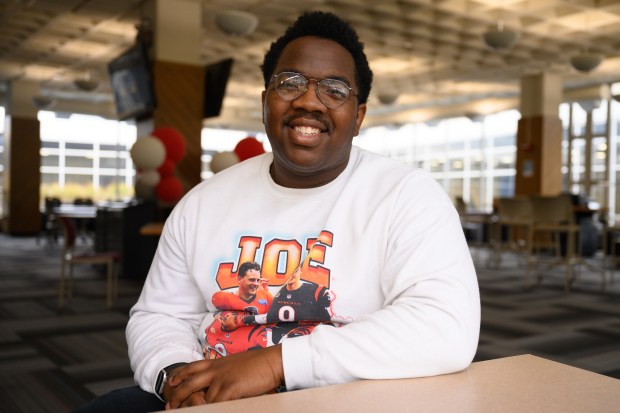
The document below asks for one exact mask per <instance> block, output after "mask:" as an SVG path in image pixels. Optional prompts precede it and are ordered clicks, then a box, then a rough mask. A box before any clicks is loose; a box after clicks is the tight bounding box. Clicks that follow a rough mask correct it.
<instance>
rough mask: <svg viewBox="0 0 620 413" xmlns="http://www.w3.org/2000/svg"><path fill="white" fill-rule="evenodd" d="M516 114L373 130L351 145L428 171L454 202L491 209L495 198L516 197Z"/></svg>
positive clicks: (482, 209) (477, 208) (365, 131)
mask: <svg viewBox="0 0 620 413" xmlns="http://www.w3.org/2000/svg"><path fill="white" fill-rule="evenodd" d="M519 118H520V114H519V112H518V111H516V110H510V111H506V112H501V113H498V114H495V115H489V116H486V117H484V118H479V119H478V118H476V119H469V118H466V117H459V118H452V119H444V120H442V121H439V122H436V123H435V122H434V123H429V124H424V123H418V124H414V125H406V126H403V127H400V128H386V127H376V128H369V129H366V130H364V131H363V132H362V133H361V134H360V136H358V137H357V138H355V139H354V141H353V143H354V144H355V145H357V146H359V147H361V148H364V149H367V150H370V151H373V152H377V153H381V154H384V155H386V156H390V157H392V158H395V159H398V160H400V161H402V162H404V163H406V164H409V165H414V166H417V167H420V168H423V169H426V170H428V171H429V172H430V173H431V175H432V176H433V177H434V178H435V179H436V180H437V181H438V182H440V183H441V184H442V186H443V187H444V188H445V190H446V191H447V192H448V194H449V195H450V197H451V198H452V199H453V200H456V198H457V197H462V198H463V200H464V201H465V202H466V203H467V204H468V206H469V207H470V208H472V209H476V210H481V211H490V210H491V209H492V206H493V198H494V197H499V196H512V195H513V194H514V181H515V179H514V176H515V155H516V133H517V122H518V120H519Z"/></svg>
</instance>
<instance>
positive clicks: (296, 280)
mask: <svg viewBox="0 0 620 413" xmlns="http://www.w3.org/2000/svg"><path fill="white" fill-rule="evenodd" d="M286 285H287V288H288V289H289V290H296V289H297V288H299V287H300V286H301V267H297V268H296V269H295V271H294V272H293V274H291V277H290V278H289V279H288V281H287V283H286Z"/></svg>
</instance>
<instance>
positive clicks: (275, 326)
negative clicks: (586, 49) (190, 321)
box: [203, 231, 333, 359]
mask: <svg viewBox="0 0 620 413" xmlns="http://www.w3.org/2000/svg"><path fill="white" fill-rule="evenodd" d="M260 241H261V239H260V238H258V237H241V239H240V242H239V246H240V248H241V253H240V254H239V257H240V258H239V262H238V263H237V266H236V267H237V271H236V272H235V273H233V272H232V268H233V267H234V265H232V264H233V263H228V262H226V263H220V265H219V268H218V274H217V281H218V284H219V285H220V286H222V285H224V286H227V287H228V288H223V291H218V292H216V293H215V294H213V297H212V303H213V305H214V306H215V307H216V308H217V309H218V310H219V312H218V313H217V314H216V315H215V317H214V320H213V322H212V323H211V324H210V325H209V326H207V327H206V329H205V346H204V349H203V350H204V355H205V358H211V359H212V358H218V357H224V356H227V355H229V354H234V353H239V352H242V351H247V350H253V349H257V348H264V347H267V346H271V345H274V344H278V343H280V342H281V341H282V340H284V339H287V338H291V337H296V336H300V335H307V334H310V333H311V332H312V330H313V329H314V327H315V326H316V325H318V324H330V319H331V317H332V315H333V313H332V311H331V305H332V294H331V292H330V290H329V282H330V277H329V269H327V268H325V267H324V266H322V264H323V263H324V262H325V255H326V253H327V251H328V248H330V247H331V246H332V244H333V234H331V233H330V232H328V231H322V232H321V234H320V235H319V237H318V239H317V238H311V239H308V240H307V241H306V248H307V251H308V254H307V255H306V258H305V259H304V260H303V261H301V255H302V251H301V244H299V243H298V242H297V241H288V240H286V241H283V240H270V241H269V242H268V243H266V244H265V250H264V252H263V260H262V265H261V264H259V263H258V262H256V261H254V260H255V259H256V256H257V252H258V249H259V248H260V244H261V242H260ZM296 246H298V247H296ZM295 258H297V259H296V260H295ZM279 259H286V260H287V262H286V265H285V268H286V269H287V271H286V273H284V274H278V273H276V272H275V269H276V268H279V265H280V263H278V262H277V260H279ZM274 260H275V261H274ZM222 269H223V271H222ZM233 277H234V280H235V284H236V287H232V283H230V279H231V278H233ZM317 281H323V283H322V284H321V283H318V282H317Z"/></svg>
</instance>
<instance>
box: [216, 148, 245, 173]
mask: <svg viewBox="0 0 620 413" xmlns="http://www.w3.org/2000/svg"><path fill="white" fill-rule="evenodd" d="M238 163H239V157H238V156H237V154H236V153H234V152H218V153H216V154H214V155H213V157H212V158H211V170H212V171H213V173H214V174H216V173H218V172H221V171H223V170H224V169H226V168H228V167H229V166H233V165H236V164H238Z"/></svg>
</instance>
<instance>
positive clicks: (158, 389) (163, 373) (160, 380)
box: [155, 368, 168, 396]
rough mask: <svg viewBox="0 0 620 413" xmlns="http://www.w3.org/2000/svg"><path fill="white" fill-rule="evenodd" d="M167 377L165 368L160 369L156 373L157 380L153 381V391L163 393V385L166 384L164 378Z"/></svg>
mask: <svg viewBox="0 0 620 413" xmlns="http://www.w3.org/2000/svg"><path fill="white" fill-rule="evenodd" d="M167 379H168V372H167V371H166V369H165V368H164V369H161V371H160V372H159V374H158V375H157V381H156V382H155V391H156V392H157V394H159V395H160V396H161V395H163V394H164V386H165V385H166V380H167Z"/></svg>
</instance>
